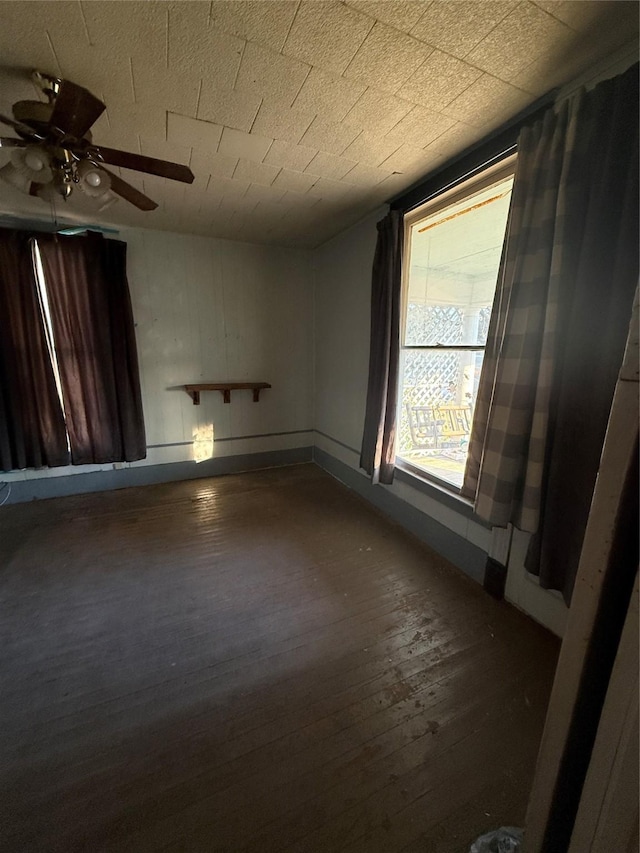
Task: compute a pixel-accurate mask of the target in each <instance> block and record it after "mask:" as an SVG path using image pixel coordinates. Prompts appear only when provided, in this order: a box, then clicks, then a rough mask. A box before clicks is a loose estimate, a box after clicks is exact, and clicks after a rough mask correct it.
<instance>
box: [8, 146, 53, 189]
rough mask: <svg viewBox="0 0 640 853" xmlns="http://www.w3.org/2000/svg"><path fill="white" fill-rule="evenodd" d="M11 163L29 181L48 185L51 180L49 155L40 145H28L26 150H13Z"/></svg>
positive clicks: (51, 172)
mask: <svg viewBox="0 0 640 853" xmlns="http://www.w3.org/2000/svg"><path fill="white" fill-rule="evenodd" d="M11 162H12V163H13V165H14V166H15V168H16V169H17V170H18V171H19V172H20V173H21V174H23V175H24V176H25V177H26V178H28V180H29V181H35V182H36V183H38V184H48V183H49V182H50V181H52V180H53V169H52V168H51V158H50V156H49V153H48V152H47V151H46V150H45V149H44V148H42V147H41V146H40V145H28V146H27V147H26V148H14V150H13V151H12V152H11Z"/></svg>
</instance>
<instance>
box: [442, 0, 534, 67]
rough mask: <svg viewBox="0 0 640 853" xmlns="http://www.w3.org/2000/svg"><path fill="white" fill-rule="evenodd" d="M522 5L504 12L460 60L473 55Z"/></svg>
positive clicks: (519, 4)
mask: <svg viewBox="0 0 640 853" xmlns="http://www.w3.org/2000/svg"><path fill="white" fill-rule="evenodd" d="M524 5H525V3H518V5H517V6H514V7H513V9H509V11H508V12H505V13H504V15H503V16H502V17H501V18H500V20H499V21H498V22H497V23H496V24H494V26H493V27H491V29H490V30H489V31H488V32H486V33H485V34H484V35H483V36H482V38H481V39H480V41H477V42H476V43H475V44H474V45H473V47H471V48H469V50H468V51H467V52H466V53H465V55H464V56H463V57H462V59H463V60H465V61H466V58H467V56H469V54H471V53H473V51H474V50H475V49H476V48H477V47H480V45H481V44H482V42H483V41H486V39H487V38H488V37H489V36H490V35H491V33H492V32H493V31H494V30H496V29H497V28H498V27H499V26H501V25H502V24H503V23H504V22H505V21H506V20H507V18H508V17H509V16H510V15H513V14H514V12H516V11H517V10H518V9H520V8H521V7H523V6H524ZM444 52H445V51H443V53H444ZM467 65H471V67H472V68H477V67H478V66H477V65H473V63H471V62H468V63H467ZM478 70H479V71H482V68H479V69H478ZM478 79H479V78H478Z"/></svg>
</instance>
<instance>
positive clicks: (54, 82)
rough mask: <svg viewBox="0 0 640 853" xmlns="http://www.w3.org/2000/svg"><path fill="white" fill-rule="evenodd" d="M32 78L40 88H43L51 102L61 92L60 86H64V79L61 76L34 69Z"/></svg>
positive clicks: (51, 102)
mask: <svg viewBox="0 0 640 853" xmlns="http://www.w3.org/2000/svg"><path fill="white" fill-rule="evenodd" d="M31 79H32V80H33V82H34V83H35V84H36V86H38V88H39V89H42V91H43V92H44V94H45V95H46V97H47V99H48V100H49V103H50V104H53V102H54V101H55V99H56V98H57V97H58V93H59V92H60V86H62V80H61V79H60V77H53V76H52V75H51V74H45V73H44V72H42V71H38V70H34V71H32V72H31Z"/></svg>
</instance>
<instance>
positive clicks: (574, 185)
mask: <svg viewBox="0 0 640 853" xmlns="http://www.w3.org/2000/svg"><path fill="white" fill-rule="evenodd" d="M637 228H638V66H637V65H636V66H634V67H633V68H631V69H630V70H629V71H628V72H626V73H625V74H623V75H620V76H619V77H617V78H614V79H613V80H608V81H605V82H604V83H601V84H600V85H599V86H597V87H596V88H595V89H594V90H592V91H591V92H589V93H585V92H580V93H578V94H577V95H576V96H574V97H573V98H571V99H568V100H566V101H564V102H562V103H561V104H560V105H558V106H557V107H556V109H555V110H554V109H551V110H549V111H548V112H547V113H545V115H544V116H543V118H542V119H541V120H540V121H538V122H537V123H535V124H534V125H533V126H532V127H526V128H523V130H522V132H521V135H520V138H519V141H518V160H517V166H516V175H515V180H514V186H513V194H512V201H511V209H510V212H509V219H508V223H507V233H506V238H505V245H504V250H503V257H502V260H501V266H500V274H499V279H498V288H497V292H496V299H495V303H494V309H493V313H492V318H491V324H490V329H489V335H488V343H487V350H486V354H485V361H484V366H483V372H482V376H481V380H480V388H479V393H478V400H477V404H476V411H475V416H474V423H473V428H472V435H471V440H470V453H469V458H468V461H467V467H466V471H465V477H464V485H463V488H462V494H463V495H465V496H466V497H469V498H471V499H473V500H474V504H475V509H476V512H477V513H478V515H479V516H480V517H482V518H483V519H485V520H487V521H489V522H491V523H493V524H494V525H498V526H502V527H504V526H506V525H507V524H509V523H513V524H515V525H516V526H517V527H519V528H520V529H522V530H525V531H528V532H530V533H537V536H536V537H534V542H533V546H532V549H531V551H530V555H529V558H528V565H527V567H528V568H529V570H530V571H534V572H536V573H538V572H539V573H540V575H541V583H542V585H543V586H548V587H551V588H554V589H562V590H563V591H564V593H565V597H566V598H567V599H568V598H569V597H570V594H571V588H572V585H573V577H574V575H575V568H576V567H577V562H578V558H579V553H580V547H581V543H582V537H583V534H584V528H585V526H586V519H587V516H588V512H589V505H590V501H591V494H592V492H593V486H594V484H595V477H596V474H597V468H598V463H599V457H600V451H601V447H602V442H603V440H604V432H605V430H606V424H607V419H608V413H609V408H610V405H611V400H612V397H613V390H614V386H615V381H616V376H617V372H618V369H619V366H620V362H621V358H622V352H623V349H624V344H625V340H626V334H627V329H628V323H629V318H630V314H631V305H632V301H633V294H634V290H635V285H636V283H637V276H638V242H637Z"/></svg>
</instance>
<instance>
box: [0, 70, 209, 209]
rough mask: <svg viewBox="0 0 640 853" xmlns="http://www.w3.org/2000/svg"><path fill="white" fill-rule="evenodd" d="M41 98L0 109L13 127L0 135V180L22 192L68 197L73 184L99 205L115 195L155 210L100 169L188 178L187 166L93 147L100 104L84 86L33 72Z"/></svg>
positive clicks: (153, 204)
mask: <svg viewBox="0 0 640 853" xmlns="http://www.w3.org/2000/svg"><path fill="white" fill-rule="evenodd" d="M33 79H34V81H35V83H36V84H37V85H38V86H39V87H40V88H41V89H42V91H43V92H44V94H45V95H46V97H47V102H46V103H45V102H44V101H17V102H16V103H15V104H14V105H13V107H12V111H13V118H9V117H8V116H5V115H2V114H1V113H0V122H1V123H2V124H5V125H7V126H8V127H11V128H13V129H14V130H15V132H16V133H17V134H18V137H19V138H18V139H16V138H13V137H11V138H9V137H7V138H0V148H12V149H14V150H13V151H12V152H11V162H9V163H7V164H6V165H5V166H3V167H2V168H0V178H2V179H3V180H5V181H6V182H8V183H10V184H11V185H12V186H14V187H16V188H17V189H20V190H22V191H23V192H25V193H27V194H28V195H32V196H38V197H40V198H43V199H44V200H46V201H54V200H55V199H56V198H57V197H60V196H61V197H62V198H63V199H67V198H69V196H70V195H71V194H72V192H73V189H74V187H76V186H77V187H80V189H81V190H83V191H84V192H85V193H86V194H87V195H88V196H90V197H92V198H94V199H96V200H98V201H99V202H101V209H103V208H104V207H106V206H107V205H108V204H109V203H110V202H111V201H113V200H114V196H113V195H112V194H113V193H115V195H117V196H121V197H122V198H124V199H125V200H126V201H128V202H130V203H131V204H134V205H135V206H136V207H138V208H139V209H140V210H155V208H156V207H157V206H158V205H157V203H156V202H155V201H153V199H150V198H149V197H148V196H146V195H144V193H141V192H140V191H139V190H137V189H136V188H135V187H133V186H131V184H129V183H127V182H126V181H124V180H122V178H120V177H119V176H118V175H116V174H114V173H113V172H110V171H109V170H108V169H106V168H105V164H108V165H110V166H121V167H123V168H125V169H134V170H136V171H138V172H146V173H148V174H150V175H159V176H160V177H163V178H169V179H170V180H172V181H183V182H184V183H187V184H190V183H192V182H193V172H192V171H191V169H189V168H188V167H187V166H181V165H180V164H179V163H170V162H169V161H167V160H157V159H156V158H155V157H145V156H144V155H141V154H133V153H132V152H129V151H119V150H118V149H116V148H106V147H105V146H103V145H95V144H94V143H93V139H92V136H91V130H90V128H91V126H92V125H93V124H94V122H95V121H97V119H98V118H99V117H100V116H101V115H102V113H103V112H104V110H105V109H106V106H105V105H104V104H103V103H102V101H101V100H99V98H96V97H95V95H92V94H91V92H89V91H88V90H87V89H84V88H83V87H82V86H78V85H76V84H75V83H72V82H71V81H69V80H61V79H59V78H57V77H51V76H49V75H48V74H42V73H40V72H39V71H34V72H33Z"/></svg>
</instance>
